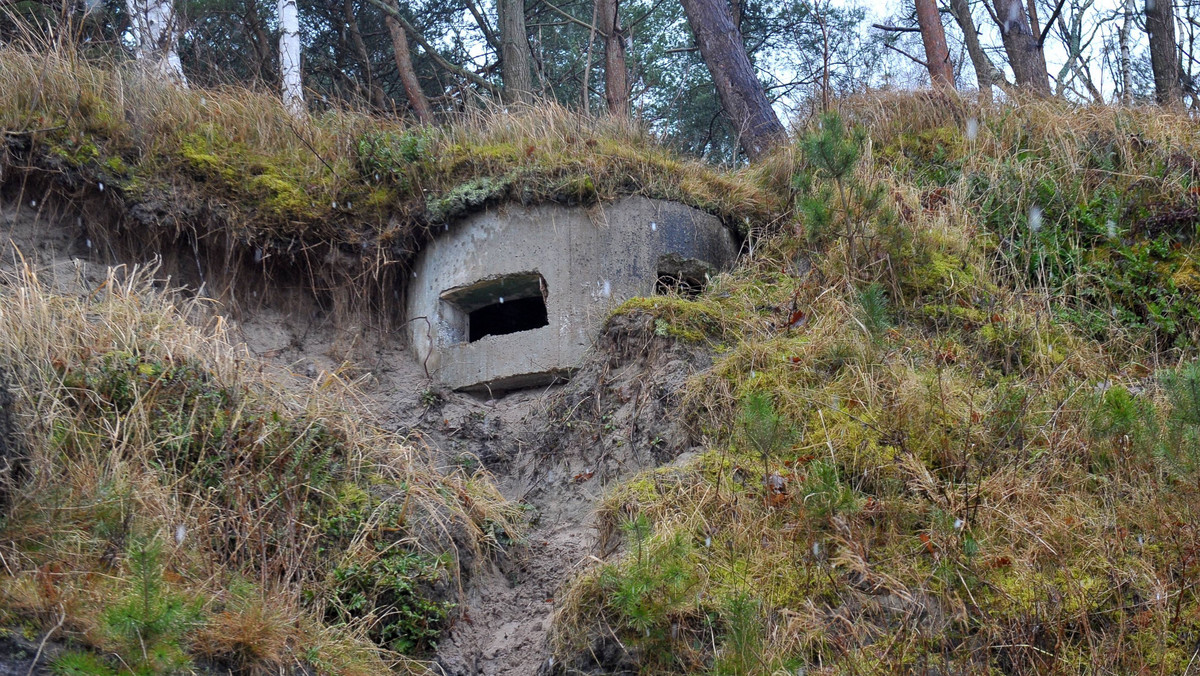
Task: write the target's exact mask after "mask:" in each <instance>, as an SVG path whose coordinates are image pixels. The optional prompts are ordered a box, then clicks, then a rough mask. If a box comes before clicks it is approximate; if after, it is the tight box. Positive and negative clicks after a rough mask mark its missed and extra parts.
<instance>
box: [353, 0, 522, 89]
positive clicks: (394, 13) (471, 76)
mask: <svg viewBox="0 0 1200 676" xmlns="http://www.w3.org/2000/svg"><path fill="white" fill-rule="evenodd" d="M367 2H369V3H371V4H372V5H375V6H376V7H378V8H379V9H380V10H382V11H383V13H384V14H387V15H388V16H391V17H393V18H394V19H396V21H399V22H400V25H401V26H404V30H406V31H408V34H409V35H411V36H412V39H413V40H416V42H417V44H418V45H421V49H424V50H425V53H426V54H428V55H429V58H431V59H433V60H434V62H436V63H437V65H439V66H441V67H442V68H445V69H446V70H448V71H450V72H451V73H454V74H455V75H459V76H461V77H465V78H466V79H467V80H470V81H471V82H472V83H473V84H475V85H478V86H480V87H483V88H484V89H486V90H488V91H489V92H492V93H493V94H499V93H500V87H499V86H497V85H496V83H494V82H488V81H487V80H485V79H483V78H482V77H479V76H478V75H476V74H475V73H472V72H471V71H469V70H467V69H466V68H463V67H461V66H456V65H454V64H453V63H450V62H449V61H447V60H446V59H444V58H442V55H441V54H439V53H438V51H437V50H436V49H434V48H433V45H431V44H429V41H428V40H426V39H425V36H424V35H421V33H420V31H418V30H417V28H416V26H413V25H412V24H411V23H409V22H408V19H405V18H404V15H403V14H401V13H400V10H398V9H396V8H395V7H392V6H391V5H389V4H387V3H386V2H384V1H383V0H367Z"/></svg>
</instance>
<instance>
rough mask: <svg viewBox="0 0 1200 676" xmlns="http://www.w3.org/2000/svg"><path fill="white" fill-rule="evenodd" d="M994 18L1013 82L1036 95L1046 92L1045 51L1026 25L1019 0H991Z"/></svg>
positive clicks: (1025, 17)
mask: <svg viewBox="0 0 1200 676" xmlns="http://www.w3.org/2000/svg"><path fill="white" fill-rule="evenodd" d="M995 7H996V19H997V20H998V21H999V22H1000V37H1001V38H1002V39H1003V40H1004V51H1005V53H1007V54H1008V64H1009V65H1010V66H1012V69H1013V78H1014V79H1015V80H1016V81H1017V86H1018V87H1020V88H1022V89H1026V90H1028V91H1030V92H1033V93H1034V94H1037V95H1039V96H1049V95H1050V75H1049V73H1047V71H1046V55H1045V54H1043V53H1042V49H1041V47H1040V46H1039V45H1038V37H1037V35H1036V34H1035V33H1034V31H1033V28H1031V27H1030V23H1029V14H1028V12H1027V10H1026V9H1025V7H1024V6H1022V4H1021V0H995Z"/></svg>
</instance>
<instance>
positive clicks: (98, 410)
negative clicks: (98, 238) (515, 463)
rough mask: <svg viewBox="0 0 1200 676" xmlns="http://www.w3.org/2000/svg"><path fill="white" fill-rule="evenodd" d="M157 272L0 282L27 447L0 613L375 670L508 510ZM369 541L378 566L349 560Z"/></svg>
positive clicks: (188, 647)
mask: <svg viewBox="0 0 1200 676" xmlns="http://www.w3.org/2000/svg"><path fill="white" fill-rule="evenodd" d="M154 272H155V271H154V270H153V269H136V268H135V269H120V268H118V269H113V270H110V273H109V275H108V278H107V279H106V280H105V281H104V282H103V283H102V284H101V285H100V286H99V287H97V288H94V289H90V288H87V287H86V286H83V285H80V286H79V287H78V288H72V289H69V290H66V291H53V290H51V289H49V288H47V287H46V286H45V285H43V284H42V283H41V282H40V280H39V279H38V277H37V274H36V273H35V272H33V271H31V270H29V269H26V270H25V271H24V272H22V273H20V274H7V275H6V276H5V277H4V279H3V284H2V285H0V335H3V336H4V340H3V341H0V365H2V366H3V370H4V371H5V373H6V374H7V376H8V377H9V380H10V384H11V386H12V394H13V400H14V402H15V404H14V407H13V411H12V412H13V413H14V415H15V417H16V419H17V420H18V421H19V426H20V428H21V429H23V430H24V433H23V434H22V441H23V448H24V449H25V453H24V454H23V456H22V465H23V469H24V477H23V479H22V480H21V481H20V482H19V483H18V484H17V486H16V488H15V490H14V491H13V492H12V495H11V500H10V506H9V508H8V510H7V512H6V514H5V520H4V521H3V530H2V533H3V536H2V538H3V539H2V543H3V544H2V545H0V547H2V549H0V553H2V555H3V561H4V572H3V574H0V595H2V596H3V598H4V603H3V604H2V605H3V607H4V611H3V621H4V622H7V623H30V624H31V626H34V627H37V626H53V624H54V621H55V620H57V619H59V618H60V617H61V618H62V620H63V627H64V629H63V632H64V633H63V636H64V637H66V638H68V639H71V640H73V641H78V642H80V643H82V644H83V645H87V646H92V647H94V648H97V649H99V650H100V651H102V652H103V653H104V654H106V655H109V656H111V659H112V661H113V663H114V664H113V666H117V665H120V664H125V665H126V667H127V668H131V669H135V670H143V671H145V670H148V671H151V672H159V671H169V670H173V669H179V668H184V667H185V666H186V665H187V664H188V663H189V662H190V661H191V660H192V659H193V658H201V659H206V660H211V661H215V662H216V663H217V664H221V665H227V666H229V667H230V668H238V669H243V670H247V671H249V672H255V673H257V672H263V673H265V672H268V671H269V672H271V673H277V672H278V671H279V670H280V669H281V668H286V669H291V668H293V667H298V666H300V665H305V664H307V665H309V666H311V667H313V668H317V669H319V670H323V671H331V672H338V673H378V672H379V671H380V670H382V669H385V668H386V667H385V666H384V665H385V664H399V663H400V662H398V660H400V661H402V662H403V661H404V660H405V659H406V658H402V657H400V656H399V655H397V654H395V653H393V652H392V651H391V650H390V648H402V649H403V650H404V651H405V652H407V653H409V654H413V655H420V654H422V652H423V651H425V650H427V649H428V647H429V640H430V637H431V636H432V635H434V634H435V633H436V631H437V630H438V629H439V628H440V627H439V626H438V624H437V623H438V622H441V621H444V620H445V618H446V617H447V613H448V612H449V610H450V608H451V607H452V606H453V604H454V603H456V602H457V598H456V597H455V596H454V593H453V591H449V592H436V591H435V589H436V588H437V585H435V584H433V581H441V582H443V583H444V582H449V583H450V584H449V585H448V587H449V589H451V590H453V589H454V588H456V585H455V584H454V583H455V582H456V581H457V580H458V579H459V578H460V576H463V575H466V574H469V573H470V572H471V570H470V569H471V567H472V566H474V565H478V564H479V562H481V561H483V560H484V559H485V557H486V556H488V555H489V552H491V551H494V548H495V547H496V546H497V545H496V543H495V541H494V534H495V533H498V532H504V531H505V530H506V529H512V528H513V526H512V519H511V517H512V516H513V512H512V511H511V508H510V507H509V506H508V505H507V504H506V503H505V502H504V501H503V500H502V498H501V497H500V496H499V495H498V494H497V493H496V492H495V490H494V489H493V488H492V487H491V485H490V483H488V481H487V479H486V477H484V476H482V475H479V476H468V475H465V474H461V473H459V474H442V473H439V472H438V471H436V470H434V469H433V467H432V465H430V464H429V462H428V460H427V459H426V458H425V457H424V456H423V455H422V454H420V453H418V452H417V451H416V450H415V449H413V448H411V447H409V446H407V445H405V444H404V443H403V442H402V441H401V440H399V439H397V438H395V437H394V436H392V435H389V434H387V433H384V432H382V431H380V430H378V429H375V428H373V427H372V426H371V425H370V423H369V419H368V418H367V417H366V416H364V415H363V414H362V412H361V411H359V410H358V409H357V407H356V406H355V405H354V404H353V403H352V399H351V398H350V397H349V396H347V395H349V394H352V392H351V388H350V387H349V386H348V385H347V384H345V383H341V382H339V381H338V380H337V379H336V377H335V376H324V377H322V378H319V379H318V380H317V382H315V383H314V385H313V388H312V389H311V390H310V391H308V392H305V393H299V394H297V393H294V392H288V391H285V390H282V389H280V388H279V387H278V386H276V385H274V384H273V382H272V377H271V374H270V373H269V372H268V371H267V370H265V369H264V367H263V365H261V364H259V363H258V362H256V361H255V360H254V359H253V358H251V357H250V356H249V355H248V354H246V353H245V351H244V349H242V348H239V347H236V346H235V345H234V344H233V343H231V342H230V340H229V338H228V337H227V336H226V334H225V331H224V324H223V322H222V321H221V320H220V318H219V317H214V316H213V315H211V314H210V313H209V310H208V308H207V307H205V305H204V302H203V301H200V300H191V301H182V300H179V299H178V297H176V296H173V295H171V294H168V293H163V292H160V291H156V290H155V289H154V287H153V284H152V280H153V275H154ZM198 326H199V327H202V328H198ZM367 551H369V552H371V553H372V554H371V556H372V558H373V560H374V561H376V562H379V565H378V566H376V567H373V568H372V567H367V568H363V567H361V566H358V565H357V564H356V562H357V561H359V560H361V559H362V557H363V552H367ZM427 581H428V583H427ZM354 594H361V595H362V600H361V601H360V602H359V603H358V604H357V605H354V606H352V607H345V606H346V603H345V601H346V599H347V598H348V596H350V595H354ZM397 609H400V611H398V610H397ZM403 610H416V611H420V612H425V613H426V614H427V617H428V619H427V620H426V621H422V623H421V624H411V623H406V622H405V621H404V620H403V619H402V618H401V617H400V616H399V615H397V613H398V612H401V611H403ZM380 618H382V619H383V621H382V623H381V622H380ZM431 632H432V633H431ZM405 663H407V662H405ZM410 666H411V667H412V668H414V669H415V668H417V667H418V666H419V665H416V664H415V663H414V664H412V665H410Z"/></svg>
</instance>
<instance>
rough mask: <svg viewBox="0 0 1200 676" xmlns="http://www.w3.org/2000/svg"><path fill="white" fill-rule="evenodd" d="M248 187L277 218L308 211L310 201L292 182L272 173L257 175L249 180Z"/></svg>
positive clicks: (301, 189) (302, 190)
mask: <svg viewBox="0 0 1200 676" xmlns="http://www.w3.org/2000/svg"><path fill="white" fill-rule="evenodd" d="M248 185H249V187H250V189H251V190H252V191H254V192H255V193H257V194H258V195H260V197H261V199H262V201H263V205H264V206H265V207H266V208H267V209H268V210H270V211H271V212H273V213H275V214H277V215H279V216H289V215H293V214H300V213H304V212H306V211H310V210H311V208H312V206H313V201H312V199H311V198H310V197H309V196H308V194H307V193H306V192H305V191H304V189H303V188H301V187H300V186H299V185H297V184H296V182H295V181H294V180H290V179H288V178H286V177H283V176H280V175H278V174H274V173H264V174H259V175H258V176H255V177H253V178H251V179H250V180H249V182H248Z"/></svg>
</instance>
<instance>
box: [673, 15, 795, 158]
mask: <svg viewBox="0 0 1200 676" xmlns="http://www.w3.org/2000/svg"><path fill="white" fill-rule="evenodd" d="M682 3H683V11H684V12H685V13H686V14H687V18H688V24H689V25H691V27H692V33H693V34H694V35H695V36H696V44H697V45H698V46H699V47H700V54H701V55H702V56H703V57H704V63H706V64H707V65H708V70H709V72H710V73H711V74H712V79H713V84H715V85H716V88H717V94H718V95H719V96H720V97H721V107H722V108H724V109H725V114H726V115H728V116H729V119H730V121H732V122H733V126H734V129H735V130H736V131H737V133H738V135H739V137H740V139H741V143H742V149H743V150H745V151H746V155H747V156H748V157H749V158H750V160H751V161H755V160H758V159H760V158H762V157H765V156H766V155H767V154H768V153H770V152H771V150H773V149H774V148H775V147H776V146H777V145H779V144H781V143H783V142H784V141H785V140H786V138H787V132H786V131H785V130H784V128H783V124H781V123H780V122H779V117H778V116H777V115H775V109H774V108H772V107H771V102H770V101H769V100H768V99H767V93H766V92H765V91H763V88H762V84H761V83H759V81H758V77H757V76H756V75H755V73H754V66H753V65H751V64H750V57H749V56H747V54H746V45H745V43H744V42H742V32H741V31H739V30H738V28H737V26H736V25H735V24H734V23H733V16H732V14H731V13H730V11H729V4H728V2H727V0H682Z"/></svg>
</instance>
